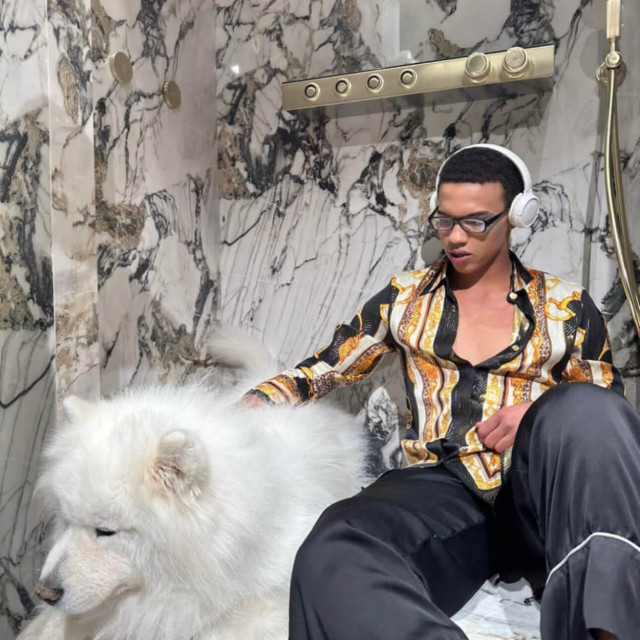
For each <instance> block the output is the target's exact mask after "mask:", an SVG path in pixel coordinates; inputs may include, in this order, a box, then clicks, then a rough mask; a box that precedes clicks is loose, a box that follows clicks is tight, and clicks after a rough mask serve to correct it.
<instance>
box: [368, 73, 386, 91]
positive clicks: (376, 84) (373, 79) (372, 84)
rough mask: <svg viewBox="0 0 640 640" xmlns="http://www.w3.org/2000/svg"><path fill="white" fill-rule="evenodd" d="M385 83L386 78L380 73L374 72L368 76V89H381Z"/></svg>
mask: <svg viewBox="0 0 640 640" xmlns="http://www.w3.org/2000/svg"><path fill="white" fill-rule="evenodd" d="M383 84H384V80H383V79H382V76H381V75H380V74H378V73H372V74H371V75H370V76H369V77H368V78H367V89H369V91H373V92H376V91H380V89H382V85H383Z"/></svg>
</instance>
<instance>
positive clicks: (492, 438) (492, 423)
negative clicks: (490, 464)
mask: <svg viewBox="0 0 640 640" xmlns="http://www.w3.org/2000/svg"><path fill="white" fill-rule="evenodd" d="M531 404H532V403H531V402H523V403H521V404H514V405H511V406H510V407H503V408H502V409H500V410H499V411H496V413H494V414H493V415H492V416H491V417H490V418H487V419H486V420H483V421H482V422H476V432H477V434H478V439H479V440H480V442H482V444H483V445H484V446H485V447H487V449H491V450H493V451H495V452H496V453H502V452H503V451H506V450H507V449H508V448H509V447H511V446H512V445H513V442H514V440H515V439H516V433H517V431H518V427H519V426H520V421H521V420H522V416H524V414H525V413H526V411H527V409H528V408H529V407H530V406H531Z"/></svg>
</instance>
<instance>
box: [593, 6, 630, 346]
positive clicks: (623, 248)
mask: <svg viewBox="0 0 640 640" xmlns="http://www.w3.org/2000/svg"><path fill="white" fill-rule="evenodd" d="M607 9H608V12H607V37H608V38H609V41H610V43H611V48H610V51H609V53H608V54H607V57H606V58H605V60H604V62H603V63H602V65H601V69H600V71H601V73H600V74H599V76H600V80H601V81H604V82H603V84H606V85H607V89H608V98H609V99H608V105H607V123H606V132H605V141H604V178H605V189H606V193H607V206H608V209H609V223H610V225H611V233H612V235H613V246H614V249H615V252H616V257H617V259H618V271H619V273H620V280H621V282H622V288H623V289H624V293H625V295H626V297H627V300H628V302H629V309H630V310H631V317H632V318H633V322H634V324H635V326H636V331H637V332H638V335H639V336H640V296H639V295H638V286H637V283H636V278H635V269H634V264H633V255H632V253H631V245H630V242H629V229H628V226H627V215H626V211H625V205H624V193H623V190H622V168H621V164H620V142H619V138H618V106H617V91H618V84H619V83H620V82H621V81H622V75H623V73H624V66H623V62H622V56H621V55H620V52H619V51H617V50H616V39H617V37H618V36H619V34H620V21H619V20H620V5H619V0H618V2H616V1H613V2H612V0H609V2H608V6H607ZM614 12H615V13H617V15H616V16H613V14H614ZM605 73H606V75H605Z"/></svg>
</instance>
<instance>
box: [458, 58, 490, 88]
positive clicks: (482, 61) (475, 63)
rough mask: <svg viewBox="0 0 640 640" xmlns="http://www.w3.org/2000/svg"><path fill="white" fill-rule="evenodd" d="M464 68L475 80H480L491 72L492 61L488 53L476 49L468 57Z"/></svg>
mask: <svg viewBox="0 0 640 640" xmlns="http://www.w3.org/2000/svg"><path fill="white" fill-rule="evenodd" d="M464 70H465V73H466V74H467V75H468V76H469V77H470V78H471V79H472V80H473V81H475V82H480V81H481V80H484V79H485V78H486V77H487V76H488V75H489V73H490V72H491V62H490V61H489V58H488V57H487V54H486V53H482V52H480V51H475V52H474V53H472V54H471V55H470V56H469V57H468V58H467V61H466V62H465V65H464Z"/></svg>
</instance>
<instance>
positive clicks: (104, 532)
mask: <svg viewBox="0 0 640 640" xmlns="http://www.w3.org/2000/svg"><path fill="white" fill-rule="evenodd" d="M115 535H116V532H115V531H111V529H103V528H101V527H98V528H97V529H96V536H97V537H98V538H100V537H102V536H115Z"/></svg>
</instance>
